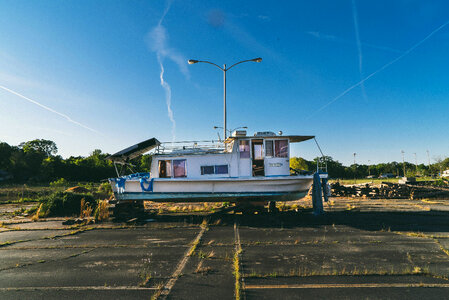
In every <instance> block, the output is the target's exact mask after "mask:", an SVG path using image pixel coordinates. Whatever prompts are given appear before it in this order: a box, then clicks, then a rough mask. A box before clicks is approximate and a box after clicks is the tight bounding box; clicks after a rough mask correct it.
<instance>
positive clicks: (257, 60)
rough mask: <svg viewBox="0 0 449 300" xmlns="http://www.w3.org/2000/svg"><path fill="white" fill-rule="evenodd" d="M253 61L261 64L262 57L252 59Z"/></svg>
mask: <svg viewBox="0 0 449 300" xmlns="http://www.w3.org/2000/svg"><path fill="white" fill-rule="evenodd" d="M252 61H255V62H261V61H262V57H258V58H255V59H252Z"/></svg>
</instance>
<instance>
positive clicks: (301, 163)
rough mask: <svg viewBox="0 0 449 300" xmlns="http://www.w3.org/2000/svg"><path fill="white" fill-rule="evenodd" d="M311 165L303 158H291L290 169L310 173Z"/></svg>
mask: <svg viewBox="0 0 449 300" xmlns="http://www.w3.org/2000/svg"><path fill="white" fill-rule="evenodd" d="M309 164H310V162H308V161H307V160H305V159H304V158H302V157H291V158H290V168H292V169H295V170H305V171H309V170H310V169H309Z"/></svg>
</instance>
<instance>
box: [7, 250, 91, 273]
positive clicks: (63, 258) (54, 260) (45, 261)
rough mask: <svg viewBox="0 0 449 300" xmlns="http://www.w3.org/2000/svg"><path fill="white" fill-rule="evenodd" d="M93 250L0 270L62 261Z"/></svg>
mask: <svg viewBox="0 0 449 300" xmlns="http://www.w3.org/2000/svg"><path fill="white" fill-rule="evenodd" d="M94 250H95V248H94V249H90V250H84V251H81V252H79V253H74V254H71V255H69V256H65V257H61V258H58V259H51V260H44V259H40V260H38V261H33V262H29V263H23V264H16V265H15V266H11V267H6V268H1V269H0V272H1V271H7V270H12V269H17V268H24V267H28V266H32V265H37V264H43V263H50V262H56V261H63V260H66V259H70V258H74V257H78V256H80V255H83V254H86V253H90V252H92V251H94Z"/></svg>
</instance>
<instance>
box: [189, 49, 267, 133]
mask: <svg viewBox="0 0 449 300" xmlns="http://www.w3.org/2000/svg"><path fill="white" fill-rule="evenodd" d="M248 61H253V62H261V61H262V58H260V57H258V58H253V59H247V60H242V61H239V62H237V63H235V64H233V65H232V66H230V67H229V68H226V64H224V65H223V68H222V67H220V66H219V65H217V64H215V63H213V62H210V61H205V60H196V59H189V60H188V61H187V62H188V63H189V65H193V64H196V63H206V64H211V65H213V66H215V67H217V68H219V69H220V70H222V71H223V84H224V89H223V91H224V92H223V100H224V108H223V110H224V124H223V131H224V139H225V140H226V138H227V129H226V125H227V124H226V72H227V71H228V70H230V69H231V68H232V67H234V66H236V65H238V64H241V63H244V62H248Z"/></svg>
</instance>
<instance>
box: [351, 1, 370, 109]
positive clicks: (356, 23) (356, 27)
mask: <svg viewBox="0 0 449 300" xmlns="http://www.w3.org/2000/svg"><path fill="white" fill-rule="evenodd" d="M352 18H353V20H354V31H355V40H356V43H357V51H358V53H359V73H360V79H363V56H362V43H361V42H360V34H359V21H358V17H357V7H356V6H355V0H352ZM360 87H361V89H362V95H363V98H364V99H365V100H366V101H368V97H366V91H365V84H363V83H361V84H360Z"/></svg>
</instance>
